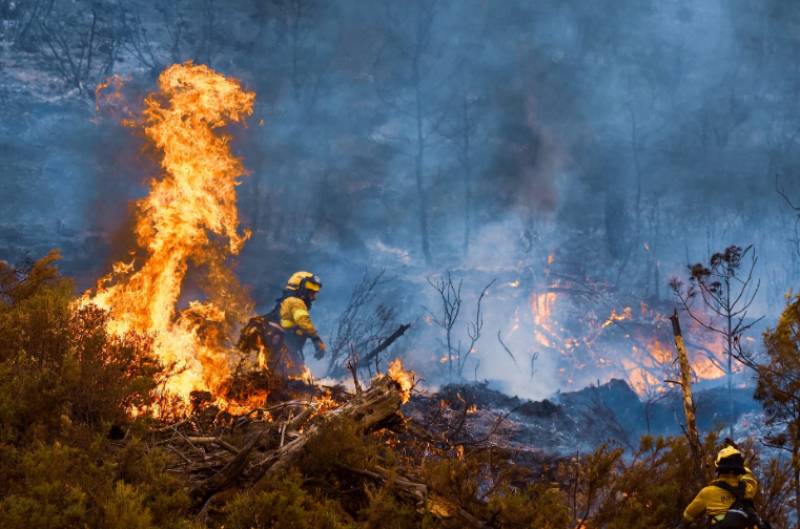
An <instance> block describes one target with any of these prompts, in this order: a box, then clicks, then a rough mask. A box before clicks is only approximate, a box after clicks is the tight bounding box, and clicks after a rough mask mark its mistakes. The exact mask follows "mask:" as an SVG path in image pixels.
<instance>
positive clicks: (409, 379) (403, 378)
mask: <svg viewBox="0 0 800 529" xmlns="http://www.w3.org/2000/svg"><path fill="white" fill-rule="evenodd" d="M389 377H390V378H391V379H392V380H394V381H395V382H397V384H398V385H399V386H400V392H401V394H402V395H403V404H405V403H406V402H408V399H410V398H411V389H412V388H413V387H414V373H413V372H411V371H406V370H404V369H403V362H401V361H400V359H399V358H395V359H394V360H392V362H391V363H390V364H389Z"/></svg>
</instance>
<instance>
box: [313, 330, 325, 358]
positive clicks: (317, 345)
mask: <svg viewBox="0 0 800 529" xmlns="http://www.w3.org/2000/svg"><path fill="white" fill-rule="evenodd" d="M312 341H313V342H314V349H316V350H317V352H315V353H314V358H316V359H317V360H319V359H320V358H322V357H323V356H325V349H326V348H325V342H323V341H322V338H320V337H319V336H317V337H315V338H313V339H312Z"/></svg>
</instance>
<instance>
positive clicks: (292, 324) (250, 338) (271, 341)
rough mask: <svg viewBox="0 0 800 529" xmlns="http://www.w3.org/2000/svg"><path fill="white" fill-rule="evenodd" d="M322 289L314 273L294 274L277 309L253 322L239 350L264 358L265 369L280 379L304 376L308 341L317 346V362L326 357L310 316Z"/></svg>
mask: <svg viewBox="0 0 800 529" xmlns="http://www.w3.org/2000/svg"><path fill="white" fill-rule="evenodd" d="M321 288H322V281H320V279H319V277H317V276H316V275H314V274H312V273H311V272H305V271H300V272H295V273H294V274H292V276H291V277H290V278H289V281H287V283H286V287H285V288H284V291H283V295H282V296H281V297H280V298H279V299H277V300H276V304H275V307H274V308H273V309H272V310H271V311H270V312H268V313H267V314H264V315H262V316H256V317H254V318H251V319H250V321H249V322H248V323H247V325H245V327H244V329H242V335H241V337H240V338H239V348H240V349H241V350H242V351H244V352H259V353H260V354H263V355H264V356H263V359H264V361H265V364H264V366H263V367H268V369H269V371H270V372H271V373H272V374H273V375H274V376H276V377H277V378H278V379H281V378H285V377H287V376H296V375H299V374H300V373H302V371H303V364H304V361H305V358H304V356H303V346H304V345H305V343H306V341H307V340H309V339H310V340H311V342H312V343H313V344H314V348H315V349H316V353H315V355H314V356H315V357H316V358H317V359H320V358H322V357H323V356H324V355H325V343H324V342H323V341H322V339H321V338H320V337H319V333H318V332H317V328H316V327H315V326H314V323H313V322H312V321H311V316H310V314H309V310H310V309H311V305H312V303H313V302H314V300H315V299H316V298H317V293H319V291H320V289H321ZM259 362H261V360H259Z"/></svg>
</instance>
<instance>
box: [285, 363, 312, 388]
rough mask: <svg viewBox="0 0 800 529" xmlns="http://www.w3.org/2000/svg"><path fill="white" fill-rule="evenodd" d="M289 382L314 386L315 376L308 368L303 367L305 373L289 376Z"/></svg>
mask: <svg viewBox="0 0 800 529" xmlns="http://www.w3.org/2000/svg"><path fill="white" fill-rule="evenodd" d="M289 380H300V381H303V382H305V383H306V384H309V385H312V384H314V374H313V373H312V372H311V370H310V369H309V368H308V366H303V372H302V373H300V374H299V375H289Z"/></svg>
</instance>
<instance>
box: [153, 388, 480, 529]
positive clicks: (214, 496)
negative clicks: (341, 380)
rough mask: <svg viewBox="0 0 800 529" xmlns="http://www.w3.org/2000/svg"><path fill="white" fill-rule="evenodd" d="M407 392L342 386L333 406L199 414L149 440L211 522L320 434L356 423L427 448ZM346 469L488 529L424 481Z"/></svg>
mask: <svg viewBox="0 0 800 529" xmlns="http://www.w3.org/2000/svg"><path fill="white" fill-rule="evenodd" d="M407 391H408V389H407V388H404V387H402V386H401V384H400V383H398V382H397V381H395V379H393V378H392V377H391V376H389V375H381V376H379V377H377V378H376V379H374V380H373V381H372V383H371V385H370V386H369V387H368V388H366V389H364V390H362V391H360V392H357V393H356V394H355V395H351V394H345V393H344V392H343V391H342V389H341V387H339V388H338V391H336V400H334V399H333V398H331V392H330V391H329V392H328V393H326V394H325V395H324V396H322V397H311V398H299V399H295V400H289V401H286V402H280V403H276V404H274V405H271V406H266V407H262V408H255V409H252V410H250V411H249V412H248V413H245V414H243V415H240V416H231V415H227V414H224V413H218V412H217V411H216V410H211V411H209V410H208V409H206V410H203V409H198V410H196V411H195V413H193V414H192V415H191V416H190V417H188V418H186V419H184V420H181V421H179V422H176V423H174V424H169V425H166V426H162V427H160V428H158V429H155V430H153V431H152V432H151V440H150V441H151V443H152V444H153V445H156V446H160V447H162V448H165V449H166V450H168V451H169V452H171V453H172V454H173V456H174V457H173V461H174V463H173V465H172V467H171V468H170V469H169V471H170V472H173V473H177V474H180V475H183V476H184V477H185V478H186V480H187V482H188V484H189V487H190V491H191V498H192V501H193V504H194V507H195V510H196V512H198V516H199V517H200V518H201V519H205V520H208V519H209V517H213V516H214V514H215V513H217V512H219V511H220V509H221V507H222V506H223V505H224V503H225V501H226V500H228V499H229V498H230V497H231V496H232V495H233V494H234V493H235V492H237V491H241V490H246V489H249V490H260V489H262V488H263V487H264V486H265V485H266V484H267V483H268V482H269V480H270V479H272V478H275V477H277V476H280V475H282V474H283V473H285V472H286V471H287V470H289V468H290V467H291V466H292V465H293V464H295V463H296V462H298V461H299V460H300V459H301V458H302V456H303V454H304V450H305V448H306V446H307V445H308V444H309V443H310V442H312V441H314V439H315V438H317V437H318V436H319V435H320V433H321V432H322V430H323V428H326V427H335V426H336V424H337V423H344V422H351V423H354V424H355V425H356V427H357V431H358V432H360V434H361V435H367V434H369V433H371V432H375V431H377V430H381V429H384V428H387V429H391V430H393V431H394V432H396V433H398V434H399V435H400V437H401V438H404V439H409V440H410V439H411V438H413V439H414V440H413V441H410V442H416V443H418V444H428V443H429V442H430V441H431V440H432V434H431V432H428V431H426V430H424V427H422V426H420V425H412V424H410V422H409V421H407V420H406V419H405V418H404V417H403V415H402V413H401V412H400V407H401V405H402V404H403V402H405V400H407V398H408V395H407V394H406V393H407ZM343 468H344V470H346V471H347V472H350V473H352V474H354V475H359V476H361V477H363V478H366V479H368V480H371V481H374V482H376V483H379V484H382V485H389V486H390V487H391V488H392V489H394V491H395V492H396V493H397V494H398V496H402V497H405V498H407V499H408V500H409V501H412V502H413V503H414V504H415V505H416V506H417V508H418V509H419V510H420V511H423V510H425V511H427V512H429V513H432V514H434V515H435V516H437V517H440V518H448V519H454V520H457V521H459V522H460V523H462V524H466V526H467V527H487V525H486V524H485V523H484V522H482V521H481V520H478V519H477V518H475V517H474V516H472V515H470V514H469V513H468V512H467V511H466V510H464V509H463V508H461V507H460V506H458V505H456V504H454V503H453V502H451V501H448V500H447V499H446V498H444V497H442V496H441V495H439V494H437V493H435V492H434V491H432V490H431V489H430V487H429V486H428V485H426V484H425V483H424V482H422V479H421V478H420V477H419V476H416V475H409V476H402V475H398V473H397V472H396V471H390V470H388V469H386V468H383V467H381V466H380V465H374V466H372V467H371V468H353V467H343ZM411 474H413V472H412V473H411Z"/></svg>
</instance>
